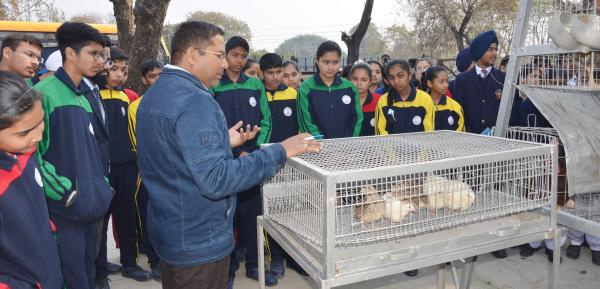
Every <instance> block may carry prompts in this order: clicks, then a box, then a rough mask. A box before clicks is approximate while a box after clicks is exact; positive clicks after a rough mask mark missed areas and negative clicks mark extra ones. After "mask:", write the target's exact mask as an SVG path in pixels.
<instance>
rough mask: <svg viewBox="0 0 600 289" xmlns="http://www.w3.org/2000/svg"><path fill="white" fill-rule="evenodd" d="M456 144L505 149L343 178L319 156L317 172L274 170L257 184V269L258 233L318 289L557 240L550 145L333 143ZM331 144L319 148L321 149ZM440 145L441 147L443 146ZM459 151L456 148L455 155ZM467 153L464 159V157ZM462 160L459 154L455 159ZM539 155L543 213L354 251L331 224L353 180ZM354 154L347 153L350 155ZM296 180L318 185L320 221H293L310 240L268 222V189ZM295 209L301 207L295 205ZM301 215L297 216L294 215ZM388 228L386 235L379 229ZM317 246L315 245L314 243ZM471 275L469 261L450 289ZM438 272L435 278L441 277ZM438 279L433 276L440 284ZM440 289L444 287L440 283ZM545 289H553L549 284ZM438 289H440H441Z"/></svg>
mask: <svg viewBox="0 0 600 289" xmlns="http://www.w3.org/2000/svg"><path fill="white" fill-rule="evenodd" d="M441 136H446V137H456V139H457V141H458V142H460V140H461V137H464V138H463V140H464V139H468V138H470V137H471V138H477V139H482V140H486V141H490V142H499V143H502V144H506V145H507V146H508V148H507V149H505V150H504V151H502V150H501V149H498V151H497V152H496V153H489V152H483V153H482V152H478V151H477V149H478V148H477V147H469V149H468V150H467V149H465V150H464V151H463V152H462V153H464V155H463V156H452V155H444V156H440V157H439V158H438V159H436V160H433V161H432V160H429V159H427V158H425V159H422V160H421V161H418V160H415V161H413V162H408V163H404V164H402V165H398V166H391V165H389V164H386V163H383V164H381V163H379V164H377V165H373V166H372V167H369V168H360V167H355V166H352V165H350V166H349V167H347V168H345V169H344V170H343V171H341V172H332V170H334V169H335V168H328V167H327V163H328V160H327V159H326V158H323V155H314V157H313V158H312V161H320V162H322V163H323V164H324V165H323V166H315V165H314V164H312V163H311V162H310V161H307V158H308V159H310V158H311V157H304V158H302V157H300V158H292V159H290V160H288V163H287V164H286V168H283V169H282V171H280V174H281V175H276V176H275V177H274V178H273V180H271V183H266V184H264V185H263V208H264V210H265V211H264V216H261V217H259V218H258V228H257V229H258V232H259V234H258V238H259V240H258V241H259V244H258V249H259V268H264V256H263V252H264V251H263V250H264V248H263V244H264V235H263V233H262V232H263V229H264V230H265V231H266V232H267V233H268V234H269V235H270V236H271V237H272V238H273V239H274V240H275V241H276V242H277V243H278V244H279V245H280V246H281V247H282V248H283V249H284V250H285V251H286V252H287V253H288V254H289V255H290V256H291V257H292V258H293V259H294V260H296V261H297V262H298V263H299V264H300V266H301V267H302V268H303V269H304V270H305V271H306V272H307V273H308V274H309V275H310V276H311V277H312V278H313V279H314V280H315V281H316V285H317V287H318V288H331V287H336V286H341V285H346V284H351V283H356V282H360V281H364V280H369V279H373V278H378V277H383V276H388V275H392V274H398V273H401V272H405V271H408V270H413V269H417V268H422V267H427V266H433V265H438V264H444V263H446V262H452V261H454V260H460V259H467V260H472V257H473V256H476V255H479V254H483V253H488V252H491V251H495V250H500V249H504V248H508V247H512V246H517V245H520V244H523V243H528V242H531V241H535V240H540V239H549V238H556V240H558V237H559V231H558V229H557V225H556V221H557V216H556V205H555V204H556V183H557V176H558V175H557V174H558V173H557V170H556V168H557V157H558V153H557V150H556V146H554V145H544V144H536V145H535V146H532V145H533V144H534V143H531V142H523V141H515V140H510V141H509V142H505V141H503V140H507V139H504V138H496V137H486V136H480V135H472V134H467V133H459V132H441V131H440V132H430V133H415V134H404V135H393V136H383V137H366V138H351V139H338V140H331V141H336V142H347V143H349V145H352V144H353V143H356V142H361V141H365V142H369V141H376V140H386V141H388V142H390V143H393V142H392V140H396V139H400V140H414V139H418V138H423V137H429V138H435V137H441ZM331 141H330V140H325V141H324V148H327V146H328V144H330V143H331ZM510 144H527V146H525V147H520V148H517V149H515V148H510ZM440 145H442V146H443V145H445V144H444V143H443V142H442V143H440ZM457 150H458V151H460V150H459V149H457ZM469 150H470V151H471V152H468V151H469ZM457 154H460V152H457ZM538 154H543V155H548V156H550V162H549V163H548V165H549V170H548V171H547V173H548V174H549V178H550V179H549V187H548V189H549V190H550V196H549V198H548V199H545V203H544V205H543V207H546V206H549V207H550V208H551V209H550V210H549V211H548V210H543V209H536V208H539V207H542V203H540V204H538V205H539V206H538V205H536V206H532V207H523V208H520V209H519V210H516V211H510V212H508V211H507V212H503V213H501V214H498V215H494V216H488V217H486V218H483V219H479V220H471V221H469V222H463V223H459V224H457V225H456V226H448V227H445V228H442V230H429V231H424V232H421V233H420V234H406V235H402V234H399V235H398V234H397V235H393V236H391V237H390V238H381V239H378V240H370V239H365V240H362V241H364V242H358V244H352V243H351V242H350V243H348V242H343V240H342V242H340V238H339V237H340V234H339V230H338V228H337V227H336V223H337V222H339V220H338V219H337V218H338V213H339V208H340V207H343V204H340V203H339V194H338V193H339V184H340V183H348V182H352V181H364V180H369V179H381V178H386V177H394V176H403V175H410V174H421V173H423V172H424V171H444V170H448V169H452V168H456V167H457V166H458V167H461V166H469V165H480V164H485V163H493V162H496V161H497V162H502V161H506V160H510V159H518V158H520V157H528V156H529V157H530V156H534V155H538ZM356 155H358V154H357V153H354V154H350V156H356ZM300 172H301V174H302V175H303V176H302V177H300V178H301V179H303V180H308V179H311V180H312V181H311V182H318V183H320V188H321V191H320V192H313V193H314V194H313V195H312V196H313V197H311V199H310V201H311V202H317V203H318V204H319V208H320V209H321V210H322V214H320V215H318V218H320V219H319V220H318V222H317V223H320V224H321V225H318V224H316V223H315V222H312V221H310V220H309V219H307V218H304V219H299V220H301V221H299V222H305V224H304V225H305V226H304V227H308V228H313V229H314V230H315V232H317V234H315V235H314V236H316V237H311V236H307V235H310V232H309V233H305V232H308V231H303V230H304V229H303V228H300V227H294V226H293V224H290V223H283V224H282V223H281V221H275V220H274V219H273V218H271V216H270V214H272V213H273V210H276V208H275V209H273V208H270V207H269V204H268V202H269V199H270V198H273V197H281V196H279V195H278V193H277V189H278V187H270V186H272V183H273V182H277V181H278V178H281V177H282V175H283V174H299V173H300ZM287 189H289V190H295V191H294V192H298V193H303V192H304V193H306V192H307V191H311V190H313V191H315V190H314V189H309V190H306V188H304V189H303V187H302V186H301V185H300V186H297V184H294V185H292V184H290V185H288V186H287ZM292 202H294V203H300V204H299V205H298V206H300V208H302V206H303V202H306V200H304V201H303V202H298V200H293V201H292ZM299 216H300V215H299ZM384 229H386V228H384ZM319 238H320V240H317V239H319ZM472 268H473V264H472V262H468V263H467V264H466V266H465V270H464V271H463V276H462V278H460V279H461V280H458V279H459V278H458V277H457V276H455V283H456V285H457V287H458V286H460V288H469V286H470V276H471V274H470V272H471V270H472ZM442 270H444V269H440V271H439V272H438V273H441V272H442ZM439 276H440V275H438V277H439ZM259 279H260V282H259V284H260V286H261V288H264V271H262V270H261V271H260V272H259ZM438 284H440V285H439V286H443V285H442V284H443V282H438ZM548 287H549V288H555V280H554V279H553V278H550V279H549V283H548ZM440 288H441V287H440Z"/></svg>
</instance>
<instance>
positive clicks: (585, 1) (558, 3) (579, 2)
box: [525, 0, 600, 46]
mask: <svg viewBox="0 0 600 289" xmlns="http://www.w3.org/2000/svg"><path fill="white" fill-rule="evenodd" d="M533 2H534V5H533V6H532V7H531V10H530V15H529V23H528V27H527V31H528V33H527V37H526V38H525V45H527V46H529V45H543V44H549V43H552V41H551V39H550V36H549V34H550V31H551V30H552V29H553V27H552V25H555V24H558V23H556V22H555V23H553V21H558V20H559V19H558V16H560V15H561V14H572V15H575V16H578V15H594V14H595V15H600V10H599V7H600V1H599V0H536V1H533ZM563 18H564V17H563Z"/></svg>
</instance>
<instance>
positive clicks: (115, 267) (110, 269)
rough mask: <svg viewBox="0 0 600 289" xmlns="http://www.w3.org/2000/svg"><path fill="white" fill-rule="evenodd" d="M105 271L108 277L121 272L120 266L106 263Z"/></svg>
mask: <svg viewBox="0 0 600 289" xmlns="http://www.w3.org/2000/svg"><path fill="white" fill-rule="evenodd" d="M106 271H108V275H114V274H117V273H119V272H121V265H118V264H115V263H111V262H106Z"/></svg>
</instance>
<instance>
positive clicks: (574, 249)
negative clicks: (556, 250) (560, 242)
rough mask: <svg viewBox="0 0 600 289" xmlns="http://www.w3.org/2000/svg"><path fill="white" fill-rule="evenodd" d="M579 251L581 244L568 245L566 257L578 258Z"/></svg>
mask: <svg viewBox="0 0 600 289" xmlns="http://www.w3.org/2000/svg"><path fill="white" fill-rule="evenodd" d="M580 253H581V245H569V247H567V258H569V259H579V254H580Z"/></svg>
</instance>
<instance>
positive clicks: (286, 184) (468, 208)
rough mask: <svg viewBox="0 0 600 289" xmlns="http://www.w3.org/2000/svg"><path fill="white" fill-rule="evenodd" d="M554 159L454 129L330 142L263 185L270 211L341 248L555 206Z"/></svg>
mask: <svg viewBox="0 0 600 289" xmlns="http://www.w3.org/2000/svg"><path fill="white" fill-rule="evenodd" d="M552 156H553V154H552V146H551V145H544V144H536V143H531V142H523V141H515V140H509V139H504V138H494V137H486V136H481V135H474V134H467V133H459V132H451V131H436V132H430V133H414V134H403V135H391V136H385V137H366V138H348V139H336V140H325V141H323V150H322V151H321V152H320V153H318V154H312V155H305V156H302V157H300V158H296V159H293V160H291V161H290V162H289V163H288V164H286V166H285V167H284V168H282V169H281V171H280V172H279V173H278V174H276V175H275V176H274V177H273V178H272V179H271V180H270V181H269V182H267V183H266V184H264V186H263V210H264V217H265V218H266V219H268V220H271V221H274V222H276V223H278V224H280V225H282V226H284V227H286V228H288V229H289V230H291V231H292V232H294V233H295V234H297V235H298V236H300V237H301V238H303V239H304V240H305V241H307V243H309V244H312V245H314V246H317V247H321V246H322V245H323V243H324V242H325V238H326V236H325V234H324V232H325V230H326V229H328V230H335V240H334V241H335V244H336V246H357V245H361V244H366V243H373V242H379V241H387V240H392V239H401V238H407V237H411V236H416V235H420V234H426V233H430V232H434V231H439V230H444V229H448V228H452V227H457V226H460V225H464V224H469V223H474V222H479V221H484V220H488V219H492V218H496V217H501V216H506V215H510V214H513V213H518V212H523V211H527V210H531V209H536V208H541V207H544V206H548V205H550V203H551V196H552V194H551V184H552V169H553V167H552V162H553V158H552ZM328 205H329V206H330V208H332V209H333V210H334V212H335V213H334V215H335V217H334V219H333V222H332V223H329V222H326V220H327V218H326V215H327V209H328ZM327 226H329V227H327Z"/></svg>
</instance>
